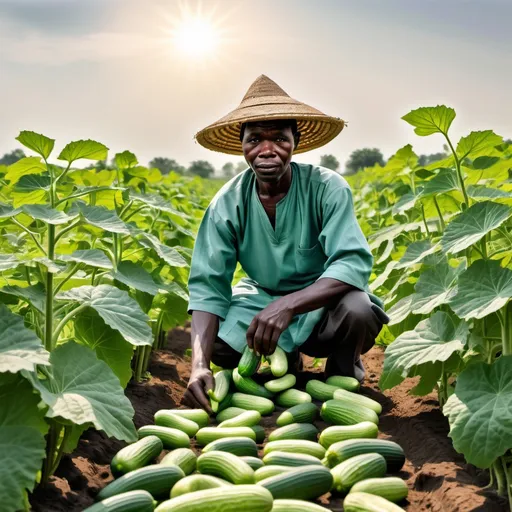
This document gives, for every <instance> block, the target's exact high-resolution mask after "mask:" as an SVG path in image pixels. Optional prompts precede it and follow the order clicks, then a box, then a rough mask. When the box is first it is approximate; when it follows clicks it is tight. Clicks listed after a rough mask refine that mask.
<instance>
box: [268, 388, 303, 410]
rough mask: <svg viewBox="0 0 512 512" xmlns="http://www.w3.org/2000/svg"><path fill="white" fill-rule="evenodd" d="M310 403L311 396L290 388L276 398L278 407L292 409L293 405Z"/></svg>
mask: <svg viewBox="0 0 512 512" xmlns="http://www.w3.org/2000/svg"><path fill="white" fill-rule="evenodd" d="M308 402H311V395H310V394H309V393H304V391H299V390H298V389H295V388H292V389H287V390H286V391H283V392H282V393H279V395H277V398H276V404H277V405H279V406H280V407H293V406H294V405H299V404H305V403H308Z"/></svg>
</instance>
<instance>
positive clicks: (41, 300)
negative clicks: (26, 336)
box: [0, 283, 46, 314]
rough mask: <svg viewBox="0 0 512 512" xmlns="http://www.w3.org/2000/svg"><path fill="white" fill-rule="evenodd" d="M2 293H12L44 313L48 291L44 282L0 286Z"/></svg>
mask: <svg viewBox="0 0 512 512" xmlns="http://www.w3.org/2000/svg"><path fill="white" fill-rule="evenodd" d="M0 293H5V294H7V295H12V296H14V297H18V298H20V299H21V300H24V301H26V302H28V303H29V304H31V305H32V306H33V307H34V308H36V309H37V310H38V311H39V312H40V313H43V314H44V311H45V303H46V302H45V301H46V291H45V289H44V286H43V285H42V283H37V284H35V285H32V286H26V287H24V288H23V287H21V286H4V287H3V288H0Z"/></svg>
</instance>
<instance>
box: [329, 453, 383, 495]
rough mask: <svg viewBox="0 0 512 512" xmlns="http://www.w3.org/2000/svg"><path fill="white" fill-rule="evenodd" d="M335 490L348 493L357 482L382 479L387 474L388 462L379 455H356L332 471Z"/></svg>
mask: <svg viewBox="0 0 512 512" xmlns="http://www.w3.org/2000/svg"><path fill="white" fill-rule="evenodd" d="M331 473H332V477H333V482H334V483H333V490H336V491H337V492H340V493H347V492H348V491H350V488H351V487H352V486H353V485H354V484H355V483H357V482H359V481H361V480H365V479H367V478H381V477H383V476H384V475H385V474H386V460H385V459H384V457H383V456H382V455H379V454H378V453H365V454H363V455H356V456H355V457H351V458H350V459H348V460H345V461H344V462H342V463H341V464H338V465H337V466H335V467H334V468H333V469H331Z"/></svg>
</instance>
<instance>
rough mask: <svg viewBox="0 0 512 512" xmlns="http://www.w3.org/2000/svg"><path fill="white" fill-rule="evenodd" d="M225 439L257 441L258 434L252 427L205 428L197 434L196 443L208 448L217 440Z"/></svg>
mask: <svg viewBox="0 0 512 512" xmlns="http://www.w3.org/2000/svg"><path fill="white" fill-rule="evenodd" d="M224 437H248V438H249V439H252V440H253V441H255V440H256V434H255V433H254V430H252V429H251V428H250V427H232V428H217V427H204V428H202V429H200V430H199V431H198V432H197V434H196V442H197V444H198V445H199V446H206V445H207V444H209V443H211V442H212V441H216V440H217V439H222V438H224Z"/></svg>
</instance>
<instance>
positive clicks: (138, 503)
mask: <svg viewBox="0 0 512 512" xmlns="http://www.w3.org/2000/svg"><path fill="white" fill-rule="evenodd" d="M155 505H156V502H155V500H154V499H153V496H151V494H149V492H148V491H140V490H139V491H128V492H123V493H122V494H117V495H116V496H111V497H110V498H107V499H104V500H103V501H101V502H100V503H96V504H95V505H92V506H90V507H88V508H86V509H85V510H84V511H83V512H153V510H154V509H155Z"/></svg>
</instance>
